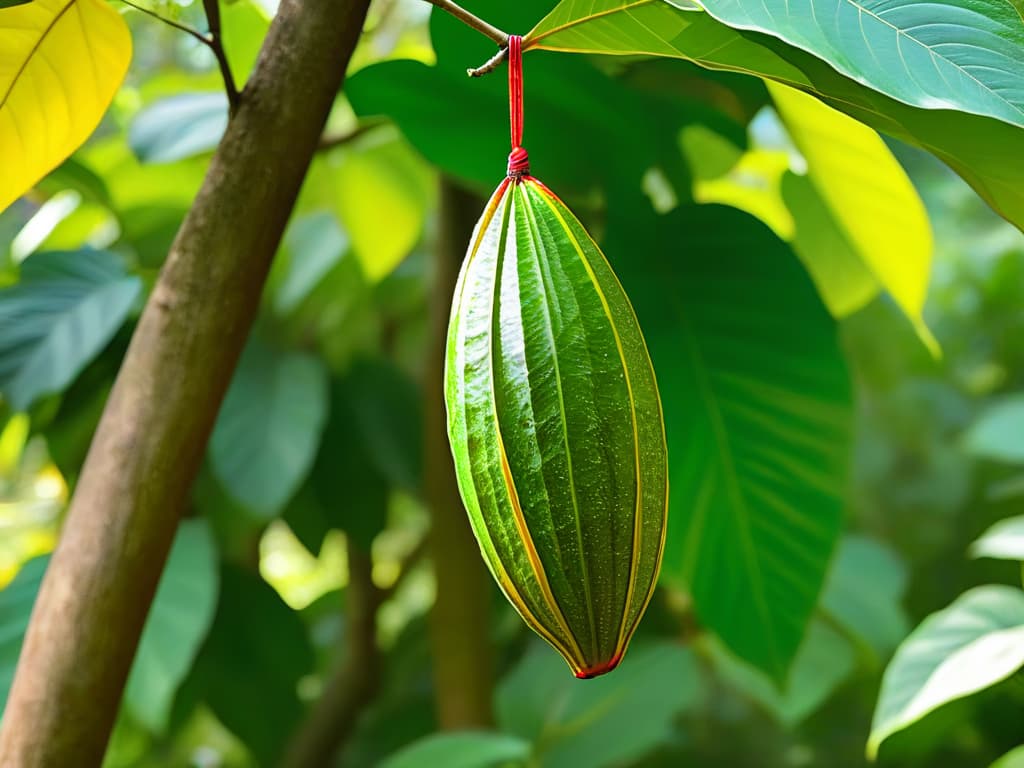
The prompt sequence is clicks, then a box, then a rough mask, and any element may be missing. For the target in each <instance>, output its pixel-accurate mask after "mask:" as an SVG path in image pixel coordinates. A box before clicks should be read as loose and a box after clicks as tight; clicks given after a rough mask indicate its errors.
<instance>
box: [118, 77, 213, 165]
mask: <svg viewBox="0 0 1024 768" xmlns="http://www.w3.org/2000/svg"><path fill="white" fill-rule="evenodd" d="M227 125H228V100H227V97H226V96H225V95H224V94H223V93H181V94H177V95H175V96H171V97H169V98H166V99H162V100H160V101H158V102H156V103H155V104H150V105H149V106H148V107H146V108H145V109H143V110H142V111H141V112H139V114H138V115H136V116H135V119H134V120H132V124H131V127H130V128H129V129H128V143H129V145H131V148H132V151H133V152H134V153H135V155H136V157H138V158H139V160H140V161H142V162H143V163H170V162H173V161H175V160H182V159H184V158H186V157H192V156H194V155H200V154H204V153H206V152H211V151H212V150H213V149H215V148H216V146H217V144H219V143H220V139H221V136H223V135H224V130H225V129H226V128H227Z"/></svg>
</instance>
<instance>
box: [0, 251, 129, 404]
mask: <svg viewBox="0 0 1024 768" xmlns="http://www.w3.org/2000/svg"><path fill="white" fill-rule="evenodd" d="M141 288H142V284H141V282H140V281H139V279H138V278H137V277H133V276H131V275H128V274H126V273H125V269H124V265H123V264H122V262H121V260H120V259H119V258H118V257H117V256H115V255H114V254H112V253H107V252H106V251H90V250H83V251H57V252H52V253H39V254H36V255H34V256H31V257H29V258H28V259H27V260H26V261H25V262H24V263H23V264H22V267H21V280H20V282H19V283H17V284H16V285H14V286H12V287H11V288H6V289H4V290H2V291H0V395H2V396H3V397H4V398H5V399H6V400H7V401H8V402H10V404H11V405H12V406H13V407H14V408H15V409H16V410H23V409H25V408H28V406H29V405H31V404H32V402H33V401H34V400H35V399H36V398H37V397H39V396H41V395H44V394H48V393H51V392H57V391H60V390H61V389H63V388H64V387H66V386H67V385H68V384H70V383H71V381H72V380H73V379H74V378H75V377H76V376H77V375H78V374H79V372H80V371H81V370H82V368H84V367H85V365H86V364H87V363H88V362H89V361H90V360H92V359H93V358H94V357H95V356H96V355H97V354H98V353H99V352H100V350H102V349H103V347H105V346H106V345H107V342H109V341H110V339H111V337H112V336H113V335H114V333H115V332H116V331H117V329H118V328H120V327H121V324H122V323H123V322H124V320H125V318H126V317H127V315H128V312H129V310H130V309H131V308H132V305H133V304H134V303H135V300H136V298H137V297H138V295H139V292H140V290H141Z"/></svg>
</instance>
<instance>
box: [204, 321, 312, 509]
mask: <svg viewBox="0 0 1024 768" xmlns="http://www.w3.org/2000/svg"><path fill="white" fill-rule="evenodd" d="M326 422H327V372H326V370H325V368H324V366H323V363H321V362H320V361H319V360H317V359H315V358H313V357H310V356H308V355H303V354H296V353H284V352H279V351H277V350H275V349H271V348H270V347H268V346H266V345H265V344H263V343H262V342H260V341H259V340H254V341H252V342H251V343H250V344H249V345H248V346H247V347H246V350H245V352H244V353H243V355H242V360H241V362H240V363H239V366H238V370H237V371H236V372H235V377H234V379H233V380H232V382H231V387H230V389H229V390H228V393H227V396H226V398H225V400H224V405H223V407H222V408H221V411H220V416H219V417H218V419H217V425H216V427H215V429H214V431H213V437H212V438H211V440H210V462H211V466H212V467H213V471H214V474H216V476H217V479H218V480H220V482H221V484H222V485H223V486H224V488H225V490H227V491H228V493H230V494H231V495H232V496H233V497H234V498H235V499H236V500H237V501H239V502H241V503H243V504H244V505H245V506H246V507H247V508H248V509H249V510H251V511H252V512H254V513H256V514H257V515H259V516H261V517H272V516H273V515H274V514H276V513H277V512H279V511H280V510H281V508H282V507H283V506H284V505H285V503H287V501H288V499H290V498H291V496H292V495H293V494H294V493H295V491H296V490H298V488H299V486H300V485H301V484H302V481H303V480H304V479H305V477H306V475H307V474H308V472H309V470H310V468H311V467H312V465H313V459H314V458H315V456H316V451H317V447H318V446H319V444H320V433H321V432H322V431H323V428H324V424H325V423H326Z"/></svg>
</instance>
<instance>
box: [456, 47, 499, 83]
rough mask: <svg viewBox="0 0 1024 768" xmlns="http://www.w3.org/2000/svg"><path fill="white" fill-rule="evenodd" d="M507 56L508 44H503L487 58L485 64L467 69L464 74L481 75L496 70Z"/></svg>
mask: <svg viewBox="0 0 1024 768" xmlns="http://www.w3.org/2000/svg"><path fill="white" fill-rule="evenodd" d="M507 58H508V45H503V46H502V47H501V49H500V50H499V51H498V52H497V53H496V54H494V55H493V56H492V57H491V58H489V59H488V60H487V62H486V63H485V64H483V65H482V66H479V67H477V68H476V69H467V70H466V74H467V75H469V76H470V77H483V76H484V75H486V74H487V73H488V72H493V71H494V70H496V69H497V68H498V67H499V66H500V65H501V63H502V62H503V61H505V59H507Z"/></svg>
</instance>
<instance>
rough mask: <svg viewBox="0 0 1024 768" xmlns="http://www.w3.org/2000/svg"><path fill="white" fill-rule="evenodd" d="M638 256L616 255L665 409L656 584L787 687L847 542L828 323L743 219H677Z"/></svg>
mask: <svg viewBox="0 0 1024 768" xmlns="http://www.w3.org/2000/svg"><path fill="white" fill-rule="evenodd" d="M634 237H635V235H634ZM644 243H645V244H642V245H640V246H638V247H634V248H633V249H632V250H628V251H626V250H625V249H626V248H627V247H628V246H627V245H626V244H621V245H615V244H610V245H609V246H608V249H607V250H608V252H609V254H615V253H616V252H617V251H620V250H621V251H623V252H624V253H628V254H629V256H628V258H624V259H623V261H622V263H621V268H620V276H621V277H622V281H623V284H624V285H625V287H626V290H627V291H628V292H629V295H630V296H631V298H632V300H633V304H634V307H635V308H636V311H637V314H638V315H639V318H640V324H641V326H642V327H643V329H644V333H645V335H646V337H647V341H648V344H649V345H650V347H651V355H652V357H653V359H654V365H655V370H656V371H657V374H658V384H659V388H660V390H661V396H662V400H663V402H664V406H665V426H666V429H667V432H668V442H669V457H670V473H671V474H670V487H671V493H670V494H669V503H670V510H669V533H668V541H667V544H666V548H665V562H664V564H663V567H662V578H663V579H665V580H667V581H669V582H672V583H675V584H679V585H682V586H686V587H688V588H689V590H690V592H691V594H692V595H693V599H694V602H695V607H696V612H697V615H698V617H699V619H700V621H701V623H702V624H703V625H704V626H707V627H708V628H709V629H712V630H714V631H715V632H716V633H718V634H719V635H720V636H721V638H722V639H723V640H724V641H725V642H726V644H727V645H728V646H729V647H730V648H731V649H732V650H733V651H734V652H735V653H737V654H738V655H739V656H741V657H742V658H744V659H746V660H747V661H749V662H751V663H753V664H754V665H756V666H758V667H759V668H761V669H763V670H765V671H766V672H768V673H769V674H770V675H771V676H773V677H774V678H776V679H777V680H782V679H783V678H784V676H785V673H786V670H787V668H788V666H789V663H790V661H791V660H792V658H793V656H794V654H795V653H796V651H797V648H798V646H799V644H800V640H801V638H802V637H803V633H804V629H805V627H806V625H807V622H808V620H809V619H810V616H811V613H812V611H813V610H814V606H815V605H816V604H817V602H818V594H819V591H820V589H821V585H822V582H823V580H824V577H825V573H826V570H827V567H828V562H829V559H830V557H831V555H832V549H833V546H834V544H835V542H836V540H837V538H838V535H839V526H840V520H841V513H842V507H843V494H844V490H845V487H846V477H847V464H848V459H849V449H850V423H851V392H850V382H849V376H848V373H847V370H846V365H845V363H844V360H843V355H842V353H841V351H840V348H839V344H838V340H837V330H836V325H835V321H834V320H833V319H832V318H831V317H830V316H829V314H828V312H827V311H826V309H825V307H824V306H823V305H822V303H821V301H820V299H819V298H818V296H817V293H816V291H815V289H814V285H813V283H812V282H811V280H810V278H809V277H808V275H807V274H806V272H805V271H804V269H803V267H802V265H801V264H800V262H799V260H798V259H797V258H796V256H795V255H794V254H793V253H792V251H790V250H789V248H788V247H787V246H786V245H785V244H784V243H783V242H782V241H780V240H778V239H777V238H775V237H774V236H773V235H772V233H771V232H770V231H769V230H768V229H767V228H766V227H765V226H764V225H762V224H760V223H759V222H757V221H756V220H754V219H752V218H751V217H749V216H747V215H746V214H743V213H740V212H738V211H736V210H734V209H731V208H724V207H721V206H711V205H708V206H695V207H689V208H679V209H677V210H676V211H675V212H674V213H673V214H671V215H670V216H668V217H665V218H664V220H663V221H662V222H661V224H660V226H658V227H657V229H656V230H655V236H654V237H652V238H651V239H650V240H648V241H644ZM659 243H660V245H657V244H659ZM659 248H660V250H661V251H662V252H661V253H659V252H658V249H659ZM723 564H728V565H727V566H725V565H723Z"/></svg>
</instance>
